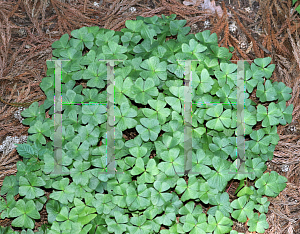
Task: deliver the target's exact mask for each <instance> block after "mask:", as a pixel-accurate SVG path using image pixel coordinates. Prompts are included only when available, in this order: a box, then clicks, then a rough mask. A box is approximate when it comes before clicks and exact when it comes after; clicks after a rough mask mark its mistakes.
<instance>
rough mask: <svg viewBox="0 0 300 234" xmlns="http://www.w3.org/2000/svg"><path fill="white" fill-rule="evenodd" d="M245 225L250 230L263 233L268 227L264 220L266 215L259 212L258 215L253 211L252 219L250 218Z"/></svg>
mask: <svg viewBox="0 0 300 234" xmlns="http://www.w3.org/2000/svg"><path fill="white" fill-rule="evenodd" d="M247 225H248V226H249V229H248V230H249V231H250V232H255V231H256V232H258V233H264V232H265V229H268V228H269V224H268V222H267V221H266V215H265V214H261V215H260V216H259V217H258V214H257V213H255V214H254V217H253V218H252V219H250V220H249V221H248V223H247Z"/></svg>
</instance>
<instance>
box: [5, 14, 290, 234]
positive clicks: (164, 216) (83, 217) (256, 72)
mask: <svg viewBox="0 0 300 234" xmlns="http://www.w3.org/2000/svg"><path fill="white" fill-rule="evenodd" d="M175 17H176V15H171V16H168V17H167V16H164V15H162V18H159V17H157V16H154V17H151V18H150V17H149V18H143V17H137V20H128V21H126V28H124V29H122V30H121V31H120V32H115V31H112V30H108V29H104V28H99V27H83V28H80V29H77V30H74V31H72V33H71V35H72V38H70V39H69V35H67V34H65V35H63V36H62V37H61V38H60V40H58V41H56V42H54V43H53V45H52V47H53V49H54V50H53V56H54V57H53V59H68V60H70V61H65V62H63V63H62V87H61V91H62V101H63V102H69V103H72V102H73V103H78V102H84V103H88V102H94V103H95V102H96V103H101V104H99V105H63V106H62V108H63V113H62V136H63V139H62V148H63V150H62V162H61V166H62V172H64V173H67V174H53V173H51V172H52V171H53V168H54V165H55V163H56V162H55V160H54V149H53V135H54V126H53V114H54V103H53V98H54V68H55V66H54V63H53V62H47V66H48V70H47V77H45V78H44V79H43V80H42V82H41V84H40V87H41V88H42V90H43V91H44V92H45V94H46V95H47V99H46V100H45V102H44V104H42V105H40V106H39V105H38V103H37V102H36V103H33V104H32V105H31V106H30V107H29V108H28V109H26V110H24V111H23V112H22V116H23V117H25V119H24V120H23V124H25V125H29V127H30V128H29V130H28V132H29V133H30V136H29V137H28V141H27V143H26V144H18V146H17V151H18V153H19V154H20V155H21V156H22V157H23V161H19V162H18V163H17V169H18V172H17V174H16V175H11V176H8V177H6V178H5V180H4V182H3V186H2V188H1V195H6V199H3V198H1V200H0V212H2V213H1V219H4V218H11V219H13V221H12V226H14V227H19V228H21V229H23V231H22V233H33V231H32V229H33V228H34V222H35V220H39V219H40V214H39V211H41V209H42V208H43V206H44V205H46V210H47V213H48V224H47V225H43V226H42V227H41V228H40V229H39V231H38V233H51V234H52V233H53V234H56V233H72V234H75V233H80V234H84V233H90V234H92V233H101V234H104V233H116V234H121V233H134V234H136V233H162V234H167V233H191V234H195V233H213V234H220V233H231V234H233V233H237V232H236V231H235V230H232V226H233V220H238V221H239V222H247V225H248V226H249V231H256V232H259V233H264V231H265V229H267V228H268V226H269V225H268V223H267V221H266V215H265V213H267V212H268V206H269V204H270V202H268V201H267V197H266V196H271V197H276V196H277V195H278V194H279V193H280V192H281V191H282V190H283V189H284V188H285V186H286V184H285V182H286V181H287V180H286V178H285V177H283V176H280V175H278V174H277V173H276V172H271V173H264V172H265V170H266V165H265V162H266V161H268V160H271V159H272V158H273V152H274V149H275V146H276V144H277V143H278V141H279V136H278V134H277V127H276V125H278V124H282V125H285V124H286V123H290V122H291V119H292V110H293V105H290V106H288V107H286V101H287V100H289V99H290V98H291V95H290V93H291V89H290V88H288V87H286V86H285V85H284V84H283V83H281V82H280V83H278V82H272V81H271V80H270V77H271V75H272V72H273V71H274V68H275V65H273V64H271V65H269V64H270V62H271V58H269V57H267V58H258V59H255V60H254V63H252V64H251V66H250V64H249V63H248V62H245V86H246V92H245V98H246V100H245V109H244V117H245V136H246V138H247V137H248V138H249V140H247V141H246V143H245V153H246V161H245V171H246V172H251V173H248V174H247V173H244V174H240V173H232V174H230V173H229V171H232V172H234V171H236V160H237V155H236V125H237V124H236V112H237V106H236V105H235V104H234V102H236V101H237V89H236V84H237V79H236V77H237V71H236V70H237V65H236V64H233V63H231V62H230V59H231V57H232V54H231V53H230V52H229V50H228V49H226V48H222V47H219V46H218V39H217V35H216V34H210V31H209V30H207V31H203V32H199V33H197V34H195V35H194V34H188V33H189V31H190V28H189V27H184V25H185V24H186V21H185V20H175ZM171 36H172V37H173V38H170V37H171ZM166 39H169V40H166ZM101 59H102V60H103V59H105V60H108V59H121V60H124V61H122V62H121V61H119V62H115V64H116V65H115V67H114V71H115V84H114V91H115V93H114V95H115V96H114V97H115V100H114V101H115V119H114V121H115V165H116V169H117V171H118V172H124V173H121V174H100V172H106V122H107V109H106V106H105V103H106V100H107V90H106V88H107V87H106V84H107V68H106V63H105V62H104V61H101ZM189 59H191V60H199V61H192V63H191V71H192V81H191V85H192V102H193V103H196V104H194V105H193V106H192V113H191V114H192V137H193V138H192V148H193V154H192V172H193V173H195V174H180V173H178V172H184V143H183V142H184V121H185V120H184V88H185V87H184V84H183V79H184V70H185V63H184V61H178V60H189ZM82 80H84V81H86V82H87V83H86V85H87V88H83V87H82V85H78V84H77V85H76V81H82ZM255 88H257V91H256V96H257V98H258V99H259V101H260V102H266V104H257V103H256V102H254V101H252V100H251V99H250V98H249V96H250V94H251V93H252V92H253V90H254V89H255ZM226 102H227V103H230V104H227V105H222V103H226ZM103 103H104V104H103ZM207 103H219V104H217V105H208V104H207ZM269 103H270V104H269ZM48 110H49V115H50V116H51V117H52V119H49V118H46V116H45V112H46V111H48ZM260 122H261V124H262V128H261V129H259V130H253V128H254V127H255V126H256V125H257V124H259V123H260ZM127 130H129V131H133V132H136V133H137V136H136V137H135V138H134V139H130V140H127V141H126V140H125V138H124V137H123V133H124V131H127ZM100 141H101V142H102V143H103V144H102V145H100V144H99V143H100ZM99 145H100V146H99ZM151 152H155V156H154V157H151V156H150V155H151ZM232 181H240V186H239V188H238V189H237V191H236V192H237V197H238V199H236V200H233V201H232V202H230V200H229V195H228V193H227V192H226V188H227V185H228V183H229V182H232ZM249 181H254V182H255V187H254V186H249V184H248V182H249ZM45 191H48V192H49V191H50V192H51V193H50V196H49V199H48V200H47V197H46V196H45ZM16 194H19V195H20V196H21V198H20V199H19V200H18V201H17V202H16V201H15V200H14V195H16ZM204 207H205V208H209V209H208V210H207V211H206V210H204ZM161 227H164V229H162V228H161ZM26 229H27V231H26ZM3 232H4V233H14V232H13V231H12V230H11V231H9V230H8V228H2V231H1V233H3Z"/></svg>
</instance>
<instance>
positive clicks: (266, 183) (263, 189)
mask: <svg viewBox="0 0 300 234" xmlns="http://www.w3.org/2000/svg"><path fill="white" fill-rule="evenodd" d="M286 182H287V179H286V178H285V177H284V176H281V175H278V173H277V172H275V171H271V173H265V174H263V176H262V177H261V178H259V179H258V180H257V181H256V182H255V187H256V188H258V190H257V192H258V194H260V195H267V196H269V197H276V196H277V195H278V194H279V193H280V192H281V191H282V190H283V189H284V188H285V187H286Z"/></svg>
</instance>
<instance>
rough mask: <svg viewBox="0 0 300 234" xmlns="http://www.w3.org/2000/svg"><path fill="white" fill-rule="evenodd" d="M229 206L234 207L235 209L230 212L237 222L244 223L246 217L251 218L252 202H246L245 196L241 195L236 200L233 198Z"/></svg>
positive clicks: (252, 213)
mask: <svg viewBox="0 0 300 234" xmlns="http://www.w3.org/2000/svg"><path fill="white" fill-rule="evenodd" d="M230 206H231V207H232V208H234V209H235V211H233V212H232V217H233V218H235V219H237V220H238V221H239V222H242V223H244V222H246V221H247V217H248V218H249V219H251V218H252V217H253V215H254V212H253V209H254V202H253V201H249V202H247V197H246V196H242V197H240V198H238V199H237V200H234V201H233V202H232V203H231V205H230Z"/></svg>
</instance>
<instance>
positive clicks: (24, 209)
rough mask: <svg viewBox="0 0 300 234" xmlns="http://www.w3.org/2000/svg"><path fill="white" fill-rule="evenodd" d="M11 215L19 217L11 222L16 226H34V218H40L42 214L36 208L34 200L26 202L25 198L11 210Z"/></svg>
mask: <svg viewBox="0 0 300 234" xmlns="http://www.w3.org/2000/svg"><path fill="white" fill-rule="evenodd" d="M9 215H10V216H11V217H17V218H16V219H14V220H13V222H12V223H11V225H12V226H14V227H25V228H30V229H33V228H34V222H33V220H32V219H40V214H39V213H38V211H37V210H36V207H35V205H34V203H33V201H28V202H26V204H25V202H24V200H19V201H17V203H16V206H15V207H14V208H13V209H12V210H11V211H10V213H9Z"/></svg>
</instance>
